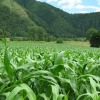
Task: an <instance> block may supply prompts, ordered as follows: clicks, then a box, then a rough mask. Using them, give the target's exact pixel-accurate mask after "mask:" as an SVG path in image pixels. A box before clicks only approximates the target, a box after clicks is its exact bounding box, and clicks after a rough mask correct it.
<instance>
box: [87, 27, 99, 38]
mask: <svg viewBox="0 0 100 100" xmlns="http://www.w3.org/2000/svg"><path fill="white" fill-rule="evenodd" d="M97 33H98V30H97V29H95V28H90V29H88V31H87V32H86V39H87V40H90V39H91V37H92V35H93V34H97Z"/></svg>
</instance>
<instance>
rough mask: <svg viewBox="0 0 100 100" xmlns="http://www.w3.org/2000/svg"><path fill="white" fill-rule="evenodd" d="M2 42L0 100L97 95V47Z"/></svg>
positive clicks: (80, 99) (94, 99) (77, 99)
mask: <svg viewBox="0 0 100 100" xmlns="http://www.w3.org/2000/svg"><path fill="white" fill-rule="evenodd" d="M2 42H3V43H4V44H5V49H4V47H3V46H1V48H0V100H99V99H100V68H99V67H100V61H99V60H100V59H99V58H100V56H99V55H100V50H99V48H94V49H93V48H89V47H87V48H83V47H79V48H77V47H74V46H72V45H71V46H68V45H66V44H65V45H64V44H62V45H60V48H59V45H57V44H55V43H54V44H51V43H47V42H46V44H45V43H44V44H43V43H42V42H41V44H39V43H37V44H35V43H34V46H33V42H9V43H7V42H6V39H2ZM7 45H8V46H7ZM52 47H53V48H52ZM64 48H65V49H64ZM62 50H63V51H62Z"/></svg>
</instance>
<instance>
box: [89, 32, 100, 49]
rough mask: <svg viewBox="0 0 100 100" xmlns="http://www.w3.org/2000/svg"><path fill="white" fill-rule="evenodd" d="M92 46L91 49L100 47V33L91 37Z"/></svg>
mask: <svg viewBox="0 0 100 100" xmlns="http://www.w3.org/2000/svg"><path fill="white" fill-rule="evenodd" d="M90 44H91V45H90V46H91V47H100V32H98V33H96V34H93V35H92V36H91V38H90Z"/></svg>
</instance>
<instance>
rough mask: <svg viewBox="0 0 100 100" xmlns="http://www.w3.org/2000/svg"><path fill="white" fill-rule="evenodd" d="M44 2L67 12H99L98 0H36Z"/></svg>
mask: <svg viewBox="0 0 100 100" xmlns="http://www.w3.org/2000/svg"><path fill="white" fill-rule="evenodd" d="M37 1H41V2H46V3H48V4H50V5H53V6H55V7H57V8H60V9H62V10H64V11H65V12H68V13H72V14H73V13H90V12H100V0H37Z"/></svg>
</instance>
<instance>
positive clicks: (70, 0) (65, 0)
mask: <svg viewBox="0 0 100 100" xmlns="http://www.w3.org/2000/svg"><path fill="white" fill-rule="evenodd" d="M80 3H82V0H60V1H59V2H58V5H61V6H62V7H63V8H65V6H66V8H73V7H74V6H75V5H77V4H80Z"/></svg>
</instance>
